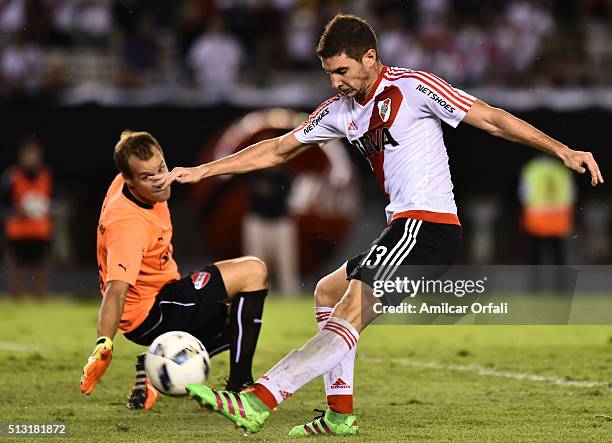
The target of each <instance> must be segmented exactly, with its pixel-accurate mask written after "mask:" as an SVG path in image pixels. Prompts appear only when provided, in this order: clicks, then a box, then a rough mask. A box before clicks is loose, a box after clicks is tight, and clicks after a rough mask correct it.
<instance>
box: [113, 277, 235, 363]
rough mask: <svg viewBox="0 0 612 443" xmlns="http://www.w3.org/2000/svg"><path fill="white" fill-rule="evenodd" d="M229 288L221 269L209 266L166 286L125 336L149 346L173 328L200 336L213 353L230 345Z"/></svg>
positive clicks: (209, 351) (211, 353)
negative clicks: (145, 315) (226, 287)
mask: <svg viewBox="0 0 612 443" xmlns="http://www.w3.org/2000/svg"><path fill="white" fill-rule="evenodd" d="M227 298H228V297H227V291H226V290H225V285H224V283H223V278H222V277H221V273H220V272H219V268H217V266H215V265H208V266H206V267H204V268H202V269H201V270H200V271H198V272H194V273H193V274H190V275H187V276H185V277H183V278H181V279H180V280H177V281H174V282H172V283H168V284H167V285H166V286H164V287H163V288H162V289H161V291H159V294H157V297H156V299H155V303H154V304H153V306H152V307H151V310H150V311H149V314H148V315H147V317H146V318H145V319H144V321H143V322H142V323H141V324H140V325H139V326H138V327H136V329H134V330H132V331H130V332H128V333H125V334H124V335H125V337H126V338H127V339H129V340H130V341H133V342H134V343H137V344H139V345H144V346H149V345H150V344H151V343H152V342H153V340H155V338H157V337H158V336H160V335H161V334H163V333H165V332H169V331H184V332H188V333H190V334H191V335H193V336H194V337H197V338H198V339H199V340H200V341H201V342H202V343H203V344H204V346H205V347H206V349H207V351H208V353H209V354H210V355H211V356H212V355H215V354H218V353H219V352H221V351H224V350H225V349H227V348H228V347H229V322H228V313H229V311H228V301H227Z"/></svg>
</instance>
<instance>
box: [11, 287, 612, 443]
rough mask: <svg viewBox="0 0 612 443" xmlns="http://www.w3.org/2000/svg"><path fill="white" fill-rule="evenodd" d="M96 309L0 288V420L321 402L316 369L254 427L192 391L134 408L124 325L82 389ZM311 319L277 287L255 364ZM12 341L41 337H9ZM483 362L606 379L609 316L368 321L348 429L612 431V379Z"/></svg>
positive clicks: (103, 421)
mask: <svg viewBox="0 0 612 443" xmlns="http://www.w3.org/2000/svg"><path fill="white" fill-rule="evenodd" d="M96 314H97V304H95V303H75V302H71V301H61V300H60V301H50V302H45V303H43V304H38V303H35V302H25V303H22V304H14V303H10V302H0V348H1V349H0V422H3V423H7V422H20V423H40V422H54V421H64V422H65V423H67V424H68V426H69V431H70V437H69V439H72V440H78V441H100V442H108V441H134V442H136V441H137V442H144V441H170V440H180V441H185V442H187V441H228V440H229V441H232V440H243V441H244V438H248V440H249V441H287V440H288V439H289V438H288V437H287V435H286V434H287V432H288V431H289V430H290V429H291V427H292V426H293V425H296V424H300V423H304V422H306V421H309V420H311V419H312V417H313V413H312V412H311V410H312V409H313V408H316V407H319V408H320V407H323V406H324V403H323V395H322V392H323V391H322V390H323V387H322V383H321V381H320V380H316V381H314V382H313V383H311V384H310V385H308V386H306V387H305V388H304V389H302V390H301V391H300V392H299V393H297V394H296V395H294V397H292V398H291V399H289V400H288V401H287V402H286V403H285V404H283V405H282V406H281V408H280V411H279V412H278V413H275V414H273V416H272V417H271V419H270V420H269V421H268V423H267V425H266V427H265V428H264V429H263V430H262V431H261V432H260V433H259V434H256V435H251V436H248V437H243V436H242V434H241V432H239V431H237V430H235V429H233V428H232V427H231V425H230V424H229V422H228V421H226V420H225V419H223V418H222V417H220V416H215V415H210V414H209V413H206V412H202V411H200V410H198V409H197V407H196V405H195V403H192V402H191V401H189V400H187V399H185V398H169V397H163V398H162V399H161V400H160V401H159V403H158V404H157V405H156V406H155V408H154V410H153V411H146V412H145V411H130V410H128V409H126V408H125V400H126V396H127V393H128V391H129V389H130V387H131V383H132V377H133V364H134V356H135V354H136V353H137V352H139V351H140V350H141V348H140V347H138V346H136V345H133V344H131V343H129V342H128V341H127V340H125V339H124V338H122V337H120V338H119V337H118V338H117V339H116V341H115V354H114V360H113V363H112V365H111V367H110V369H109V371H108V372H107V373H106V375H105V376H104V378H103V379H102V381H101V383H100V384H99V385H98V387H97V388H96V390H95V391H94V393H93V394H92V396H91V397H85V396H83V395H82V394H80V392H79V388H78V382H79V377H80V374H81V368H82V365H83V364H84V362H85V360H86V358H87V356H88V354H89V352H90V351H91V349H92V347H93V343H94V340H95V338H96V337H95V321H96ZM315 330H316V327H315V325H314V321H313V312H312V306H311V301H310V300H308V299H303V300H299V301H278V300H274V299H272V298H271V299H270V300H269V302H268V304H267V306H266V312H265V315H264V327H263V330H262V334H261V340H260V344H259V348H258V353H257V356H256V358H255V373H256V374H255V375H257V374H259V373H261V372H262V371H264V370H266V369H268V368H269V367H270V366H271V365H272V364H274V363H275V362H276V361H277V360H278V359H279V358H281V357H282V356H283V355H284V354H286V353H287V352H288V351H289V350H290V349H292V348H294V347H296V346H300V345H301V344H303V343H304V341H305V340H306V339H307V338H308V337H309V336H310V335H311V334H312V333H313V332H315ZM14 343H20V344H24V345H36V346H37V347H38V348H37V349H31V350H19V351H16V350H7V349H6V348H7V347H10V346H12V344H14ZM427 364H434V366H435V367H426V365H427ZM436 364H437V365H436ZM479 368H480V369H490V370H495V371H498V372H496V373H498V374H499V373H500V372H502V371H508V372H511V373H513V374H514V373H529V374H534V375H541V376H546V377H559V378H561V379H565V380H576V381H583V382H584V381H603V382H606V381H611V380H612V328H610V327H609V326H374V327H372V328H371V329H369V330H367V331H366V332H365V333H364V335H363V337H362V340H361V341H360V347H359V352H358V362H357V377H356V384H357V395H356V399H355V403H356V413H357V414H358V419H359V424H360V435H359V436H358V437H354V438H350V440H351V441H362V440H363V441H382V440H384V441H399V440H433V441H450V440H453V441H475V440H478V441H481V440H487V441H489V440H497V441H510V440H513V441H515V440H521V441H525V440H559V441H576V440H579V441H585V440H594V441H612V418H611V417H612V402H611V401H610V400H611V395H610V394H611V387H610V385H608V386H605V385H599V386H595V387H575V386H566V385H559V384H554V383H551V382H548V381H528V380H516V379H513V378H504V377H499V376H491V375H482V374H479V373H477V370H478V369H479ZM226 372H227V356H226V354H224V355H221V356H219V357H216V358H215V359H213V365H212V373H211V377H210V382H211V383H212V384H213V385H220V380H221V378H222V377H224V376H225V375H226ZM3 438H4V437H0V440H2V439H3ZM331 440H333V439H330V438H327V439H326V441H331ZM342 440H343V441H347V439H346V438H344V439H342ZM19 441H24V439H23V438H21V439H19Z"/></svg>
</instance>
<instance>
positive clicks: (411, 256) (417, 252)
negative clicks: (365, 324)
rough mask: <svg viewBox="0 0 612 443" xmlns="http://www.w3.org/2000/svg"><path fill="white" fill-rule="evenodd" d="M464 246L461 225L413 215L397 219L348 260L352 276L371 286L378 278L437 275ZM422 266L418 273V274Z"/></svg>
mask: <svg viewBox="0 0 612 443" xmlns="http://www.w3.org/2000/svg"><path fill="white" fill-rule="evenodd" d="M460 246H461V227H460V226H458V225H450V224H443V223H432V222H427V221H422V220H414V219H410V218H400V219H397V220H395V221H394V222H393V223H392V224H391V226H389V227H387V228H386V229H385V230H384V231H382V233H381V234H380V236H379V237H378V238H377V239H376V240H374V242H372V246H371V247H370V249H368V250H367V251H364V252H362V253H361V254H359V255H357V256H355V257H353V258H351V259H349V260H348V262H347V266H346V273H347V278H348V279H349V280H351V279H354V280H359V281H362V282H364V283H365V284H367V285H368V286H370V287H371V288H372V287H373V286H374V281H377V280H391V279H394V278H396V277H400V276H401V277H405V276H406V275H404V274H403V272H404V273H405V272H406V270H409V271H408V272H411V273H412V275H408V277H411V278H414V279H418V278H421V277H425V278H434V277H437V276H439V275H441V274H442V273H444V271H446V270H447V269H448V268H449V267H450V266H451V265H452V264H453V262H454V261H455V258H456V256H457V254H458V252H459V248H460ZM415 270H418V275H415V274H416V273H417V271H415Z"/></svg>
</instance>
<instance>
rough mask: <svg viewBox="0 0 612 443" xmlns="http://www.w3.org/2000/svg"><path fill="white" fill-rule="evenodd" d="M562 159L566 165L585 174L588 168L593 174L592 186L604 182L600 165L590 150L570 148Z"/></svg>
mask: <svg viewBox="0 0 612 443" xmlns="http://www.w3.org/2000/svg"><path fill="white" fill-rule="evenodd" d="M561 159H562V160H563V163H565V166H567V167H568V168H570V169H572V170H574V171H576V172H578V173H580V174H584V173H585V172H586V171H587V169H588V170H589V173H590V174H591V186H597V185H598V184H599V183H603V182H604V179H603V176H602V175H601V171H600V170H599V166H598V165H597V162H596V161H595V159H594V158H593V154H591V153H590V152H585V151H574V150H573V149H570V150H569V152H568V153H566V154H564V155H562V156H561ZM585 166H586V168H585Z"/></svg>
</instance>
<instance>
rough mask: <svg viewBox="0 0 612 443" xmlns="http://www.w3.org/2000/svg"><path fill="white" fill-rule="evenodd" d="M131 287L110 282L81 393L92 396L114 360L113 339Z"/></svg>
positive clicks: (84, 369) (82, 381)
mask: <svg viewBox="0 0 612 443" xmlns="http://www.w3.org/2000/svg"><path fill="white" fill-rule="evenodd" d="M129 288H130V285H129V284H128V283H125V282H122V281H119V280H113V281H110V282H108V284H107V287H106V292H105V293H104V299H103V300H102V305H101V306H100V311H99V312H98V328H97V329H98V339H97V340H96V346H95V347H94V350H93V352H92V353H91V355H90V356H89V358H88V359H87V363H86V364H85V366H84V367H83V375H82V376H81V392H82V393H83V394H87V395H89V394H91V393H92V391H93V390H94V388H95V387H96V384H98V381H99V380H100V378H101V377H102V375H104V372H106V369H107V368H108V366H109V365H110V363H111V360H112V359H113V338H114V337H115V334H116V333H117V329H118V328H119V320H120V319H121V314H122V312H123V304H124V302H125V296H126V294H127V292H128V289H129Z"/></svg>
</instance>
